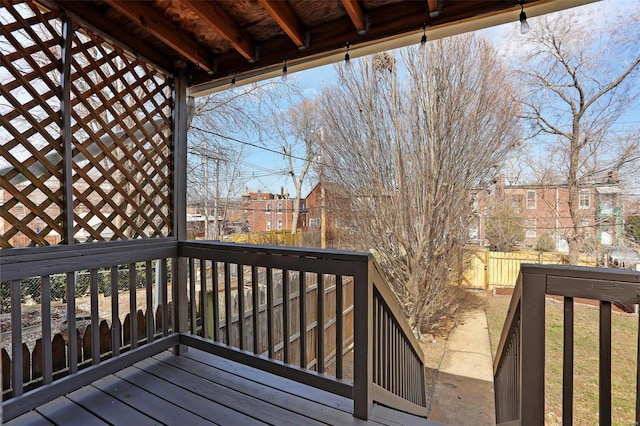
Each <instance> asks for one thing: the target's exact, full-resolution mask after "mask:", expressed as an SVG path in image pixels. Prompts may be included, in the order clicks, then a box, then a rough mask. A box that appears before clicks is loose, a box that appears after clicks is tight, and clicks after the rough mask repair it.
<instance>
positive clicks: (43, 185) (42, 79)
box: [0, 1, 63, 248]
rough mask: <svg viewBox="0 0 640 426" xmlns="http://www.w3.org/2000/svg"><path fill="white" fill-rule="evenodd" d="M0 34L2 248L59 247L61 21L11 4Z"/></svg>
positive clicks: (1, 16)
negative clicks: (53, 245) (51, 244)
mask: <svg viewBox="0 0 640 426" xmlns="http://www.w3.org/2000/svg"><path fill="white" fill-rule="evenodd" d="M0 28H1V32H0V64H1V66H0V188H1V189H0V247H3V248H7V247H12V246H16V247H18V246H26V245H46V244H50V243H57V242H58V241H59V240H60V236H61V235H63V232H62V214H61V212H62V190H61V181H62V166H61V158H62V157H61V155H62V145H61V139H60V84H59V82H60V71H59V69H60V50H61V49H60V43H61V38H60V28H61V24H60V20H59V19H58V17H57V16H56V15H55V14H54V13H52V12H46V11H41V10H39V9H38V8H37V7H36V6H35V5H34V4H33V3H32V2H30V1H27V2H5V1H3V2H1V3H0Z"/></svg>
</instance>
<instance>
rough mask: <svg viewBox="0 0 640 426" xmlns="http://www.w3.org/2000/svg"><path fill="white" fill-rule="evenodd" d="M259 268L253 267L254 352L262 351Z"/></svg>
mask: <svg viewBox="0 0 640 426" xmlns="http://www.w3.org/2000/svg"><path fill="white" fill-rule="evenodd" d="M258 281H259V277H258V268H257V267H256V266H252V267H251V327H252V329H253V353H254V354H259V353H260V339H259V337H260V325H259V319H260V289H259V286H258Z"/></svg>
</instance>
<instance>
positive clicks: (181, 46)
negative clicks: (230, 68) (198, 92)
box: [106, 0, 215, 72]
mask: <svg viewBox="0 0 640 426" xmlns="http://www.w3.org/2000/svg"><path fill="white" fill-rule="evenodd" d="M106 1H107V3H108V4H109V5H110V6H111V7H112V8H114V9H115V10H117V11H118V12H120V13H121V14H123V15H125V16H126V17H127V18H129V19H130V20H132V21H133V22H135V23H136V24H138V25H139V26H141V27H142V28H144V29H145V30H146V31H148V32H149V33H150V34H152V35H153V36H154V37H156V38H158V39H160V40H161V41H162V42H163V43H165V44H166V45H167V46H169V47H170V48H172V49H173V50H175V51H176V52H178V53H179V54H181V55H182V56H184V57H185V58H186V59H188V60H189V61H191V62H193V63H194V64H195V65H197V66H198V67H200V68H201V69H202V70H204V71H206V72H212V71H215V66H214V62H213V60H212V59H211V58H209V56H207V55H205V54H204V53H205V52H206V49H204V48H202V47H201V46H200V45H199V44H198V43H197V42H196V40H195V39H193V38H191V37H189V36H187V35H185V33H184V32H182V31H180V30H178V29H177V28H176V26H175V25H174V23H173V22H171V21H170V20H169V18H167V17H166V16H164V15H163V14H162V12H160V11H159V10H157V9H154V8H153V7H151V6H150V3H148V2H138V1H121V0H106ZM120 32H122V30H121V31H120ZM199 47H200V48H199Z"/></svg>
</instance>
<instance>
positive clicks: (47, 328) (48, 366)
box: [34, 275, 53, 384]
mask: <svg viewBox="0 0 640 426" xmlns="http://www.w3.org/2000/svg"><path fill="white" fill-rule="evenodd" d="M41 282H42V288H41V290H40V292H41V295H40V297H41V298H42V299H41V300H42V306H41V310H40V315H41V316H40V318H42V343H43V345H42V354H41V355H40V356H39V358H40V359H41V361H42V373H43V375H44V380H43V382H44V383H45V384H47V383H51V381H52V380H53V367H52V358H51V356H52V355H51V279H50V277H49V276H48V275H45V276H43V277H42V281H41ZM34 351H35V348H34Z"/></svg>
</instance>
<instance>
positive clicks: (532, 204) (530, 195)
mask: <svg viewBox="0 0 640 426" xmlns="http://www.w3.org/2000/svg"><path fill="white" fill-rule="evenodd" d="M527 208H528V209H535V208H536V191H527Z"/></svg>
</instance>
